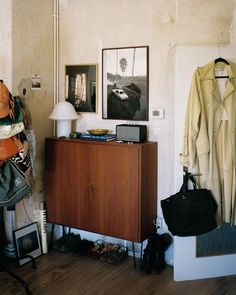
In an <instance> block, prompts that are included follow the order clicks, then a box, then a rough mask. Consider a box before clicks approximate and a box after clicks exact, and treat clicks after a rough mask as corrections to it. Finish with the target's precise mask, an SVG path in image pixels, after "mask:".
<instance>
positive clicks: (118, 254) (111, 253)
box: [89, 240, 128, 264]
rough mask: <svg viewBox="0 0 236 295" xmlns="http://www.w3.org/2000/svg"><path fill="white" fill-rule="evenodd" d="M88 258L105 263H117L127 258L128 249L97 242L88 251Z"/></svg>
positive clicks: (100, 241)
mask: <svg viewBox="0 0 236 295" xmlns="http://www.w3.org/2000/svg"><path fill="white" fill-rule="evenodd" d="M89 256H90V257H92V258H94V259H100V260H101V261H103V262H107V263H112V264H113V263H119V262H121V261H123V260H124V259H125V258H126V257H128V248H126V247H123V246H121V245H119V244H112V243H105V242H104V241H102V240H98V241H96V242H95V243H94V247H93V248H91V249H90V251H89Z"/></svg>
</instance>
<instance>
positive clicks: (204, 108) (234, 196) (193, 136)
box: [180, 60, 236, 224]
mask: <svg viewBox="0 0 236 295" xmlns="http://www.w3.org/2000/svg"><path fill="white" fill-rule="evenodd" d="M227 63H228V64H227ZM235 132H236V64H234V63H232V62H228V61H227V62H225V61H224V60H219V61H217V60H216V61H211V62H210V63H208V64H206V65H204V66H202V67H198V68H197V69H196V71H195V72H194V75H193V78H192V83H191V87H190V92H189V97H188V104H187V111H186V118H185V129H184V145H183V150H182V154H181V155H180V162H181V164H182V165H183V166H187V167H190V168H191V169H192V170H194V172H197V173H199V174H201V176H200V177H199V184H200V186H201V187H202V188H207V189H209V190H211V191H212V193H213V195H214V197H215V199H216V201H217V203H218V212H217V213H218V214H217V215H218V220H219V222H223V221H224V222H231V223H232V224H236V163H235V157H236V134H235Z"/></svg>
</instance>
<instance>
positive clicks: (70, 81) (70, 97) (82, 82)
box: [65, 64, 98, 113]
mask: <svg viewBox="0 0 236 295" xmlns="http://www.w3.org/2000/svg"><path fill="white" fill-rule="evenodd" d="M97 80H98V65H97V64H89V65H66V66H65V100H66V101H68V102H70V103H71V104H72V105H73V106H74V108H75V111H76V112H79V113H97V97H98V95H97V94H98V91H97V89H98V87H97Z"/></svg>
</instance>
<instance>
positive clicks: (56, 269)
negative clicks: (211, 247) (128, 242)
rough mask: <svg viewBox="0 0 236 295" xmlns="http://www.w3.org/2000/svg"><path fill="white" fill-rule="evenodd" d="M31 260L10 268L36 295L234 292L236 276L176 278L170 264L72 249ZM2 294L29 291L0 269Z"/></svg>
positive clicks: (225, 294) (220, 294)
mask: <svg viewBox="0 0 236 295" xmlns="http://www.w3.org/2000/svg"><path fill="white" fill-rule="evenodd" d="M36 265H37V269H32V267H31V265H30V264H26V265H24V266H22V267H18V266H17V265H16V264H15V263H14V264H11V265H10V266H9V267H8V268H9V269H10V270H12V271H14V272H15V273H16V274H17V275H20V276H21V277H22V279H24V280H25V281H26V282H27V283H28V285H29V289H30V291H31V293H32V294H33V295H39V294H43V295H80V294H86V295H100V294H101V295H102V294H109V295H116V294H117V295H118V294H122V295H151V294H153V295H154V294H158V295H235V294H236V276H229V277H221V278H215V279H206V280H197V281H186V282H174V281H173V269H172V267H170V266H168V267H166V269H165V270H164V272H162V273H161V274H160V275H156V274H148V275H147V274H144V273H142V272H141V271H140V270H139V268H137V269H134V267H133V259H132V258H130V257H129V258H128V259H126V260H125V261H123V262H121V263H119V264H115V265H111V264H108V263H105V262H101V261H99V260H93V259H92V258H88V257H78V256H77V255H75V254H72V253H59V252H57V251H50V253H49V254H47V255H43V256H41V257H39V258H37V259H36ZM0 294H1V295H11V294H14V295H21V294H26V293H25V291H24V289H23V288H22V286H21V284H19V282H17V281H16V280H15V279H13V278H12V277H11V276H9V275H8V274H7V273H6V272H0Z"/></svg>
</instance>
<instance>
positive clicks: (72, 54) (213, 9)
mask: <svg viewBox="0 0 236 295" xmlns="http://www.w3.org/2000/svg"><path fill="white" fill-rule="evenodd" d="M235 2H236V1H235V0H225V1H222V0H204V1H203V0H165V1H162V0H128V1H127V0H120V1H117V0H99V1H97V0H89V1H87V0H60V73H59V74H60V75H59V78H60V83H59V85H60V100H63V99H64V70H65V65H66V64H87V63H88V64H90V63H98V64H99V97H98V113H97V114H81V116H80V119H79V120H78V122H77V126H76V128H77V130H79V131H84V130H87V129H89V128H91V127H105V128H108V129H111V130H115V126H116V125H117V124H120V123H123V121H114V120H102V113H101V110H102V109H101V106H102V97H101V50H102V48H108V47H122V46H138V45H148V46H149V50H150V59H149V77H150V79H149V103H150V108H151V107H162V108H164V109H165V119H164V120H158V119H150V120H149V122H148V126H149V139H151V140H152V139H153V140H156V139H157V140H158V143H159V176H158V199H159V200H160V199H162V198H165V197H167V196H169V195H170V194H171V193H173V192H174V191H175V189H176V186H175V173H174V170H175V164H174V163H175V158H176V154H175V153H176V150H175V142H174V140H175V116H176V115H177V114H176V112H177V110H176V108H175V107H176V104H175V87H174V85H175V53H176V48H177V47H178V46H179V45H186V44H188V45H193V46H199V45H200V46H209V45H212V46H217V45H224V44H229V43H230V33H231V32H232V29H234V28H235V27H236V23H235V19H234V20H233V14H234V13H235V11H236V7H235V6H236V4H235ZM0 4H1V10H0V36H1V39H2V40H4V41H6V42H4V43H3V42H2V41H1V43H0V53H1V54H0V78H1V75H2V76H3V77H6V79H8V81H9V85H11V82H12V81H13V82H12V85H11V86H12V87H11V88H12V89H13V92H14V93H17V91H18V88H19V84H20V81H21V80H22V79H26V80H28V79H29V78H30V77H31V75H33V74H35V73H37V74H39V75H40V76H41V77H42V91H41V92H37V93H33V97H32V99H31V100H30V101H29V104H30V107H31V110H32V114H33V122H34V126H33V127H34V131H35V134H36V140H37V157H38V160H37V165H38V172H37V173H38V178H39V183H38V186H37V190H36V194H35V200H36V203H38V201H39V200H41V199H42V198H43V184H42V176H43V149H44V137H45V136H48V135H50V134H52V131H51V130H52V128H51V122H50V121H49V120H48V115H49V113H50V111H51V107H52V104H53V93H52V89H53V87H52V86H53V63H52V60H53V57H52V53H53V50H52V49H53V46H52V44H53V31H52V24H53V18H52V14H53V0H50V1H48V0H41V1H38V0H20V1H19V0H17V1H16V0H13V1H12V11H11V1H3V0H0ZM11 14H12V15H13V18H12V17H11ZM12 20H13V31H12V34H13V36H12V38H11V29H10V28H11V22H12ZM231 36H232V37H233V38H232V42H234V44H235V39H236V38H235V35H233V34H232V35H231ZM12 45H13V46H12ZM11 52H12V54H11ZM195 55H198V52H197V51H194V53H193V56H192V58H193V59H195ZM12 61H13V63H12ZM12 64H13V65H12ZM181 66H182V67H186V66H188V65H187V61H185V60H184V59H182V60H181ZM176 75H178V72H177V73H176ZM181 99H182V98H181ZM177 101H178V98H177ZM129 123H130V122H129ZM136 123H141V124H142V123H143V122H136ZM177 136H178V135H177ZM18 207H19V208H18V210H17V220H18V224H19V225H21V224H22V223H24V221H25V220H26V219H27V216H26V214H25V211H24V209H23V207H22V205H21V204H19V206H18ZM33 208H34V206H33V207H31V205H30V203H27V210H28V213H30V212H31V211H32V210H33ZM158 210H159V214H160V215H161V210H160V206H159V208H158ZM168 259H169V260H172V250H170V251H169V253H168Z"/></svg>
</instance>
